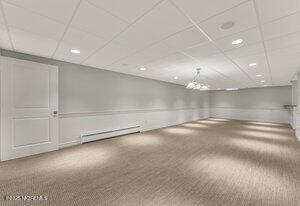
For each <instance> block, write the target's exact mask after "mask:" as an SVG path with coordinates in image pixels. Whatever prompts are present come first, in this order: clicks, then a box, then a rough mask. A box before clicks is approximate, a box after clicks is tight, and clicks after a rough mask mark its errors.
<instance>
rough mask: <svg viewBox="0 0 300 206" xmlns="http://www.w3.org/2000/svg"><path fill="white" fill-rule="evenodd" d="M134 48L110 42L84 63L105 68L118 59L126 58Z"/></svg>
mask: <svg viewBox="0 0 300 206" xmlns="http://www.w3.org/2000/svg"><path fill="white" fill-rule="evenodd" d="M132 52H133V51H132V49H130V48H128V47H125V46H121V45H119V44H117V43H110V44H108V45H106V46H105V47H104V48H103V49H101V50H99V51H97V52H96V53H95V54H93V55H92V56H90V57H89V58H88V59H86V60H85V61H84V62H83V63H84V64H86V65H88V66H94V67H97V68H103V67H105V66H108V65H110V64H112V63H114V62H116V61H117V60H120V59H122V58H125V57H126V56H128V54H130V53H132Z"/></svg>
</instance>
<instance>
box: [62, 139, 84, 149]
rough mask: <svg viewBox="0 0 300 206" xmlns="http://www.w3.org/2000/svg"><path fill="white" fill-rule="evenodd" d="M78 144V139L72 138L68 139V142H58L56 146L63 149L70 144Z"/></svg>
mask: <svg viewBox="0 0 300 206" xmlns="http://www.w3.org/2000/svg"><path fill="white" fill-rule="evenodd" d="M79 144H80V140H74V141H70V142H65V143H60V144H59V146H58V148H59V149H63V148H66V147H71V146H75V145H79Z"/></svg>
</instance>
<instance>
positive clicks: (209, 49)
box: [183, 42, 219, 59]
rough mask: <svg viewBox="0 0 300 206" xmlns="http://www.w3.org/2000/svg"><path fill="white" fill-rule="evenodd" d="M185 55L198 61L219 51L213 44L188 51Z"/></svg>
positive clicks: (206, 44) (185, 51) (201, 45)
mask: <svg viewBox="0 0 300 206" xmlns="http://www.w3.org/2000/svg"><path fill="white" fill-rule="evenodd" d="M183 53H185V54H187V55H189V56H192V57H194V58H197V59H202V58H205V57H207V56H210V55H213V54H217V53H219V50H218V49H217V48H216V47H215V46H214V45H213V44H212V43H210V42H209V43H204V44H200V45H198V46H195V47H192V48H189V49H186V50H184V51H183Z"/></svg>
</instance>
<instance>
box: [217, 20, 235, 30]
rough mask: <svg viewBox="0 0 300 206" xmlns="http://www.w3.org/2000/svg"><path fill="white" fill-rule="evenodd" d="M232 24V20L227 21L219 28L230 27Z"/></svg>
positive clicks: (226, 28) (225, 28)
mask: <svg viewBox="0 0 300 206" xmlns="http://www.w3.org/2000/svg"><path fill="white" fill-rule="evenodd" d="M234 24H235V23H234V21H227V22H225V23H223V24H222V25H221V26H220V29H221V30H228V29H231V28H232V27H233V26H234Z"/></svg>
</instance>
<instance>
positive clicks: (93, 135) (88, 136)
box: [80, 126, 140, 144]
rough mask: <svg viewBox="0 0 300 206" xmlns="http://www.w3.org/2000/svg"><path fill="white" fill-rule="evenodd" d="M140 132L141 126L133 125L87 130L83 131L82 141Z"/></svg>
mask: <svg viewBox="0 0 300 206" xmlns="http://www.w3.org/2000/svg"><path fill="white" fill-rule="evenodd" d="M136 132H140V126H131V127H124V128H118V129H113V130H106V131H103V130H102V131H92V132H85V133H82V134H81V136H80V143H81V144H83V143H86V142H92V141H96V140H101V139H107V138H112V137H117V136H120V135H125V134H132V133H136Z"/></svg>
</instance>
